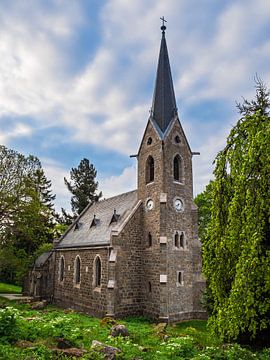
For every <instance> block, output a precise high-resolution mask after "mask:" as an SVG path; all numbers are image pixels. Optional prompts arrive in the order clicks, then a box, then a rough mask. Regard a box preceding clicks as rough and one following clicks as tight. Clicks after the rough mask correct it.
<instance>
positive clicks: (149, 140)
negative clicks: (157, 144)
mask: <svg viewBox="0 0 270 360" xmlns="http://www.w3.org/2000/svg"><path fill="white" fill-rule="evenodd" d="M152 141H153V140H152V138H151V137H149V138H148V139H147V145H151V144H152Z"/></svg>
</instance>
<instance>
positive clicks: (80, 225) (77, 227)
mask: <svg viewBox="0 0 270 360" xmlns="http://www.w3.org/2000/svg"><path fill="white" fill-rule="evenodd" d="M82 225H83V224H82V223H80V222H76V224H75V226H74V231H77V230H80V229H81V227H82Z"/></svg>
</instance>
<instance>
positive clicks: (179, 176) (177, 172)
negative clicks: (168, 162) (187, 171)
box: [173, 155, 183, 182]
mask: <svg viewBox="0 0 270 360" xmlns="http://www.w3.org/2000/svg"><path fill="white" fill-rule="evenodd" d="M173 178H174V180H175V181H180V182H182V180H183V164H182V159H181V157H180V156H179V155H176V156H175V157H174V159H173Z"/></svg>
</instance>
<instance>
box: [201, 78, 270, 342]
mask: <svg viewBox="0 0 270 360" xmlns="http://www.w3.org/2000/svg"><path fill="white" fill-rule="evenodd" d="M238 108H239V111H240V114H241V115H242V117H241V118H240V120H239V121H238V122H237V124H236V126H235V127H234V128H233V129H232V130H231V133H230V135H229V137H228V139H227V145H226V147H225V148H224V150H222V151H221V152H220V153H219V154H218V156H217V158H216V167H215V171H214V174H215V180H214V182H213V184H212V213H211V220H210V224H209V226H208V231H207V235H206V236H205V238H204V239H203V270H204V273H205V275H206V277H207V280H208V285H209V293H210V294H211V297H212V298H211V301H212V302H213V312H212V315H211V317H210V320H209V324H210V326H211V328H212V330H213V331H214V332H215V333H217V334H218V335H219V336H220V338H221V339H223V340H235V339H236V340H241V341H243V340H244V341H247V340H248V341H255V340H256V339H258V338H261V339H263V337H264V336H265V337H266V336H268V337H269V332H270V201H269V199H270V176H269V174H270V161H269V153H270V118H269V108H270V100H269V92H268V91H267V89H266V87H265V86H264V85H263V83H262V82H261V81H260V80H258V79H257V80H256V97H255V100H252V101H247V100H244V103H243V104H242V105H240V104H238ZM267 334H268V335H267Z"/></svg>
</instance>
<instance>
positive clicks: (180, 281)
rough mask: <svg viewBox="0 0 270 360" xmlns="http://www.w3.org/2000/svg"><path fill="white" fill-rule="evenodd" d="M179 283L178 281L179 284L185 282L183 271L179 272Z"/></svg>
mask: <svg viewBox="0 0 270 360" xmlns="http://www.w3.org/2000/svg"><path fill="white" fill-rule="evenodd" d="M177 283H178V285H183V284H184V278H183V271H178V272H177Z"/></svg>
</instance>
